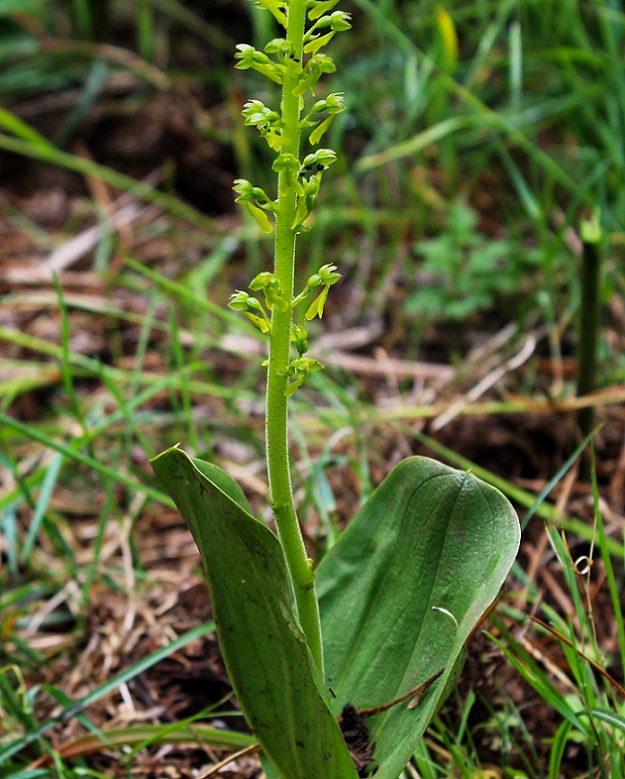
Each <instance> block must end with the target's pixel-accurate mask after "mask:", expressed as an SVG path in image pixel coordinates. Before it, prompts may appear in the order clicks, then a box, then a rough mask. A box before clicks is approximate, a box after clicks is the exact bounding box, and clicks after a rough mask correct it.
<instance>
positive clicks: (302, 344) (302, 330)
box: [291, 322, 308, 357]
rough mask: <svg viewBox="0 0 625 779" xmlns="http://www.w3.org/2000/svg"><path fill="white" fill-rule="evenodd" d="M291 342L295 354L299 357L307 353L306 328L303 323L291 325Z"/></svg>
mask: <svg viewBox="0 0 625 779" xmlns="http://www.w3.org/2000/svg"><path fill="white" fill-rule="evenodd" d="M291 342H292V343H294V344H295V348H296V349H297V353H298V354H299V356H300V357H301V356H302V355H303V354H306V352H307V351H308V326H307V325H306V323H305V322H301V323H298V324H294V325H293V329H292V330H291Z"/></svg>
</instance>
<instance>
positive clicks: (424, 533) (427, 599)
mask: <svg viewBox="0 0 625 779" xmlns="http://www.w3.org/2000/svg"><path fill="white" fill-rule="evenodd" d="M519 537H520V530H519V522H518V519H517V516H516V514H515V512H514V509H513V508H512V506H511V505H510V503H509V502H508V500H507V499H506V498H505V497H504V496H503V495H502V494H501V493H500V492H499V491H498V490H496V489H495V488H493V487H491V486H489V485H487V484H485V483H484V482H482V481H480V480H479V479H477V478H476V477H474V476H473V475H471V474H470V473H466V472H461V471H456V470H454V469H452V468H449V467H447V466H445V465H442V464H440V463H437V462H435V461H433V460H430V459H427V458H424V457H413V458H409V459H408V460H404V461H403V462H402V463H400V464H399V465H398V466H396V467H395V468H394V469H393V471H392V472H391V474H390V475H389V476H388V477H387V478H386V479H385V481H384V482H383V483H382V484H381V485H380V486H379V487H378V489H377V490H376V491H375V492H374V494H373V495H372V496H371V497H370V498H369V500H368V501H367V502H366V503H365V505H364V506H363V507H362V508H361V510H360V511H359V512H358V514H357V515H356V517H355V518H354V519H353V520H352V522H351V523H350V524H349V526H348V527H347V529H346V530H345V532H344V533H343V535H342V536H341V538H340V539H339V541H338V543H337V544H336V545H335V546H333V547H332V549H331V550H330V552H329V553H328V555H327V556H326V557H325V559H324V560H323V561H322V563H321V565H320V567H319V570H318V574H317V582H318V594H319V605H320V609H321V622H322V629H323V638H324V651H325V665H326V674H327V679H328V684H329V685H330V687H331V688H332V690H333V691H334V692H335V694H336V700H335V701H334V702H333V704H332V705H333V707H334V710H335V713H339V712H340V710H341V709H342V707H343V706H344V705H345V704H346V703H352V704H353V705H354V706H356V708H357V709H359V710H361V709H370V708H374V707H377V706H380V705H382V704H385V703H388V702H390V701H392V700H395V699H396V698H399V697H400V696H402V695H403V694H405V693H407V692H409V691H410V690H411V689H414V688H415V687H417V686H418V685H419V684H421V683H423V682H424V681H425V680H426V679H428V678H429V677H430V676H432V675H433V674H435V673H436V672H437V671H439V670H440V669H441V668H443V669H444V671H443V673H442V675H441V676H440V678H438V679H437V680H436V681H435V682H434V683H433V684H432V685H431V687H430V688H429V691H427V692H426V694H425V695H424V697H423V699H422V700H421V702H420V703H419V704H418V705H417V706H415V703H416V700H415V699H413V700H412V702H411V701H410V700H406V701H404V702H403V703H400V704H398V705H396V706H394V707H392V708H391V709H389V710H388V711H386V712H384V713H381V714H377V715H375V716H373V717H371V718H370V719H368V721H367V724H368V726H369V729H370V737H371V739H370V740H371V741H372V742H373V741H374V742H375V751H374V753H373V756H374V758H375V759H376V761H377V764H376V765H377V767H376V769H375V772H374V774H373V775H374V776H375V777H376V778H377V779H397V777H398V776H399V774H400V773H401V771H402V770H403V768H404V766H405V765H406V763H407V762H408V760H409V759H410V756H411V755H412V753H413V752H414V749H415V747H416V745H417V743H418V741H419V739H420V738H421V737H422V735H423V733H424V731H425V729H426V727H427V725H428V724H429V722H430V721H431V720H432V718H433V717H434V715H435V714H436V712H437V710H438V708H439V707H440V705H441V703H442V701H443V700H444V697H445V695H446V693H447V691H448V690H449V689H450V686H451V685H452V684H453V683H454V679H455V674H456V673H457V672H458V669H459V666H460V664H461V659H462V652H463V649H464V645H465V643H466V641H467V639H468V637H469V635H470V633H471V631H472V630H473V629H474V627H475V625H476V624H477V623H478V622H479V620H480V618H481V616H482V615H483V614H484V612H485V611H486V609H487V608H488V607H489V605H490V604H491V603H492V602H493V600H494V599H495V597H496V596H497V593H498V591H499V589H500V587H501V585H502V584H503V582H504V579H505V577H506V575H507V574H508V571H509V570H510V568H511V566H512V563H513V561H514V558H515V556H516V553H517V550H518V545H519Z"/></svg>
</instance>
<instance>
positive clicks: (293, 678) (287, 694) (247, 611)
mask: <svg viewBox="0 0 625 779" xmlns="http://www.w3.org/2000/svg"><path fill="white" fill-rule="evenodd" d="M152 467H153V468H154V471H155V473H156V475H157V476H158V478H159V480H160V481H161V483H162V484H163V486H164V487H165V489H166V490H167V491H168V492H169V494H170V495H171V497H172V498H173V499H174V501H175V503H176V505H177V507H178V509H179V511H180V513H181V514H182V516H183V518H184V520H185V522H186V523H187V525H188V527H189V529H190V531H191V533H192V534H193V538H194V540H195V543H196V544H197V546H198V549H199V550H200V553H201V555H202V561H203V563H204V568H205V571H206V575H207V579H208V585H209V589H210V595H211V601H212V606H213V612H214V615H215V622H216V624H217V634H218V637H219V643H220V646H221V650H222V653H223V656H224V660H225V662H226V666H227V668H228V673H229V675H230V681H231V682H232V686H233V688H234V690H235V693H236V695H237V698H238V700H239V703H240V705H241V708H242V710H243V712H244V714H245V717H246V719H247V721H248V722H249V724H250V725H251V727H252V728H253V730H254V732H255V735H256V737H257V738H258V740H259V741H260V743H261V745H262V747H263V749H264V751H265V753H266V755H267V756H268V758H269V759H270V761H271V763H272V764H273V766H274V768H275V769H276V772H277V774H278V775H279V776H280V777H283V778H284V779H329V778H330V777H332V779H354V778H355V777H356V776H357V774H356V771H355V768H354V765H353V762H352V759H351V757H350V755H349V752H348V750H347V747H346V746H345V742H344V740H343V736H342V733H341V731H340V728H339V725H338V723H337V721H336V718H335V717H334V716H333V714H332V713H331V711H330V708H329V704H328V701H327V695H326V692H325V691H324V689H323V687H322V685H321V683H320V682H319V680H318V677H317V675H316V671H315V670H314V669H315V666H314V662H313V660H312V658H311V656H310V652H309V650H308V646H307V644H306V640H305V638H304V634H303V632H302V629H301V627H300V625H299V623H298V621H297V618H296V616H295V614H294V611H293V604H292V597H291V586H290V581H289V578H288V574H287V571H286V566H285V562H284V556H283V552H282V547H281V546H280V543H279V541H278V539H277V537H276V536H275V535H274V534H273V533H272V532H271V531H270V530H269V528H267V527H266V526H265V525H263V524H262V523H261V522H259V521H258V520H256V519H254V517H252V516H251V515H250V514H249V513H248V511H246V510H245V509H244V508H243V507H242V505H241V504H242V501H241V499H240V497H241V496H240V493H239V491H238V490H237V489H236V488H235V487H236V485H235V486H233V485H234V482H233V480H232V479H230V477H229V476H227V474H225V473H224V472H223V471H221V472H220V473H219V474H217V472H216V471H215V470H214V469H215V466H211V465H209V466H205V465H204V464H201V465H200V464H198V463H197V461H193V460H191V458H189V457H188V456H187V455H186V454H185V453H184V452H183V451H182V450H181V449H178V448H172V449H168V450H167V451H166V452H163V453H162V454H160V455H159V456H158V457H156V458H155V459H154V460H152Z"/></svg>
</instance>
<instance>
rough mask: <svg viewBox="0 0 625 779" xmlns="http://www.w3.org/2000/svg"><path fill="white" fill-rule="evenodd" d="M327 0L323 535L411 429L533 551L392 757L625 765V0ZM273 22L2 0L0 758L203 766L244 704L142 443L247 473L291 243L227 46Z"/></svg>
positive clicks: (310, 507)
mask: <svg viewBox="0 0 625 779" xmlns="http://www.w3.org/2000/svg"><path fill="white" fill-rule="evenodd" d="M342 8H343V9H344V10H347V11H350V12H351V13H352V15H353V26H354V29H353V30H352V31H351V32H350V34H349V35H345V36H339V37H338V38H337V39H336V44H335V45H334V48H333V57H334V59H335V60H336V62H337V63H339V67H340V77H337V79H336V82H337V83H334V82H333V81H332V80H331V79H330V80H329V84H328V86H329V88H330V89H334V90H335V91H336V90H342V91H344V92H345V93H346V98H347V104H348V110H347V111H346V112H344V113H343V114H341V115H340V116H339V117H338V118H337V121H336V122H335V124H334V125H333V127H332V136H333V137H332V139H331V144H330V145H331V146H332V148H334V149H337V150H341V153H340V162H339V163H337V164H336V165H335V166H333V168H332V170H331V171H330V172H329V173H328V175H327V176H326V177H325V179H324V188H323V195H322V202H321V203H320V204H319V205H318V207H317V209H316V211H315V230H314V231H313V232H312V233H311V234H310V236H309V237H305V238H304V239H303V241H302V248H303V251H304V255H305V258H306V261H305V262H304V263H303V265H302V267H301V274H302V279H301V280H300V281H301V283H303V282H304V281H305V279H306V278H307V276H308V275H309V274H310V273H311V272H312V271H313V270H315V269H316V268H317V267H319V266H320V265H322V264H324V263H335V264H336V265H338V266H339V270H340V271H341V273H342V274H343V275H344V280H343V281H342V283H341V284H340V285H338V286H337V287H335V289H334V290H333V295H332V297H331V299H330V301H329V302H328V306H327V309H326V315H325V316H324V330H323V335H321V337H320V338H319V339H315V354H314V356H315V357H318V358H319V359H320V360H321V362H323V363H324V364H325V365H326V368H327V369H326V371H323V372H320V373H317V374H315V375H314V377H313V378H312V379H311V381H310V386H308V385H307V388H306V389H305V390H303V391H302V392H301V393H298V395H297V396H296V398H295V399H294V403H293V405H294V410H295V412H296V413H295V418H294V424H293V429H292V433H293V458H294V462H295V471H296V480H297V489H298V497H299V500H300V505H301V507H302V510H301V516H303V517H306V519H307V523H306V532H307V537H308V540H309V542H310V547H311V550H312V551H314V553H315V554H316V555H317V556H318V557H319V556H321V555H323V552H324V549H326V548H327V546H328V544H331V543H332V542H333V540H334V539H335V538H336V536H337V534H338V533H339V532H340V530H341V528H342V526H343V524H344V520H345V517H347V516H351V515H353V513H354V507H355V506H354V504H355V502H356V500H357V498H356V496H357V495H361V494H362V495H363V496H365V497H366V495H367V494H368V491H369V490H370V487H371V485H373V484H377V483H378V482H379V481H380V480H381V478H382V477H383V476H384V475H385V474H386V473H387V472H388V471H389V470H390V467H391V466H392V464H394V463H395V462H396V461H397V460H399V459H400V458H401V457H404V456H406V455H407V454H411V453H425V454H430V455H432V454H433V455H434V456H437V457H440V458H442V459H444V460H446V461H448V462H450V463H451V464H454V465H457V466H459V467H470V468H472V469H473V470H474V471H475V472H476V473H478V474H479V475H481V476H482V477H483V478H485V479H487V480H488V481H491V482H492V483H494V484H496V485H497V486H499V487H500V489H502V490H503V491H504V492H505V493H506V494H507V495H508V496H509V497H510V498H511V499H513V500H514V501H515V504H516V505H517V508H518V510H519V512H520V514H521V518H522V520H523V525H524V541H523V545H522V551H521V556H520V558H519V561H518V564H517V565H516V566H515V569H514V571H513V574H512V576H511V577H510V580H509V582H508V586H507V588H506V590H505V591H504V592H503V593H502V597H501V600H500V601H499V603H498V605H497V607H496V608H495V609H494V610H493V611H492V612H491V614H489V615H488V616H487V618H486V620H485V622H484V623H483V625H482V628H481V629H480V630H479V631H478V632H477V633H476V635H475V637H474V639H473V641H472V643H471V645H470V647H469V654H468V659H467V664H466V666H465V671H464V675H463V678H462V680H461V683H460V685H459V686H458V688H457V690H456V691H455V692H454V694H453V695H452V696H451V698H450V700H449V702H448V704H447V707H446V709H445V710H444V711H443V712H442V714H441V716H440V717H439V718H438V720H437V721H436V723H435V725H434V726H433V727H432V728H431V729H430V732H429V734H428V736H427V738H426V739H425V741H424V742H423V744H422V745H421V747H420V749H419V750H418V752H417V754H416V755H415V757H414V760H413V765H412V766H411V767H410V769H409V770H410V773H409V774H408V775H409V776H412V777H418V776H420V777H424V778H425V777H448V776H454V777H456V776H457V777H532V778H533V779H539V778H542V777H547V776H548V777H550V778H551V777H552V778H553V779H556V778H557V777H576V778H579V779H581V777H587V776H593V777H594V776H600V777H606V779H607V777H622V776H625V765H624V763H623V753H624V744H625V703H624V696H625V691H624V690H623V671H624V667H625V628H624V623H623V594H622V593H623V591H624V587H623V585H624V566H623V561H624V547H623V528H624V518H623V517H624V513H625V512H624V491H625V449H624V446H623V442H624V440H625V435H624V434H625V413H624V412H623V401H624V400H625V387H624V385H625V304H624V303H625V270H624V268H625V263H624V257H625V188H624V186H623V181H624V180H625V145H624V144H623V137H625V66H624V64H623V63H624V62H625V7H624V5H623V3H621V2H619V1H618V0H596V1H595V2H585V3H584V2H574V1H573V0H498V1H494V0H493V1H489V0H477V1H476V2H473V3H467V2H460V1H459V0H458V1H456V0H447V2H444V3H434V2H429V1H428V0H420V1H419V2H401V1H400V0H378V2H370V0H350V1H349V2H348V0H344V2H343V5H342ZM268 25H269V27H270V25H271V21H270V19H269V18H268V17H267V16H264V15H263V14H262V13H257V12H254V11H253V10H252V9H251V7H250V6H249V4H248V3H244V2H243V0H240V1H239V0H212V2H210V3H208V2H200V1H199V0H195V1H194V2H186V3H182V2H177V1H176V0H134V2H114V1H113V0H98V1H97V2H86V0H73V2H61V1H60V0H59V1H57V2H55V1H53V0H48V1H47V2H46V1H45V0H20V1H19V2H17V1H16V0H0V106H1V107H0V176H1V180H0V186H1V189H0V209H1V211H2V224H1V228H0V229H1V235H2V243H1V247H2V248H1V256H0V263H1V264H0V284H1V286H2V292H3V297H2V300H1V301H0V320H1V322H0V349H1V354H2V363H1V368H0V404H1V409H0V422H1V425H2V427H1V429H0V466H1V469H2V470H1V474H2V476H1V479H2V482H1V488H0V642H1V643H0V775H1V776H7V777H11V778H12V779H17V777H23V779H26V777H53V776H54V777H57V776H58V777H67V778H68V779H77V777H86V776H103V775H106V776H120V777H121V776H124V777H126V776H139V777H159V779H160V778H161V777H164V776H168V777H176V776H200V775H202V774H204V775H206V773H205V772H206V771H207V770H208V768H209V767H210V766H211V765H213V764H215V763H216V762H217V761H218V759H219V758H220V757H223V754H222V752H221V751H218V752H216V751H215V749H214V748H213V747H211V746H210V743H209V742H210V739H209V738H208V736H206V737H205V734H204V733H203V731H202V730H201V726H199V725H198V724H197V721H198V720H199V721H201V722H202V723H204V725H205V724H206V723H207V722H208V723H209V724H211V725H216V726H218V727H224V723H228V727H230V728H232V729H237V728H239V727H242V723H241V721H240V720H239V719H237V718H236V703H235V702H233V701H232V700H230V696H229V688H228V683H227V679H226V678H225V675H224V671H223V668H222V665H221V661H220V658H219V655H218V653H217V650H216V644H215V641H214V637H213V635H212V624H211V622H210V618H211V615H210V607H209V604H208V603H207V602H206V596H205V587H204V584H203V582H202V580H201V577H200V575H199V569H198V557H197V555H196V553H195V551H194V547H193V544H192V541H191V539H190V536H189V535H188V534H187V532H186V530H185V529H184V527H183V526H182V524H181V521H180V520H179V518H178V516H177V514H176V512H175V511H173V509H172V507H171V504H170V502H169V501H168V500H167V499H166V498H165V496H164V495H163V494H162V493H161V492H160V490H159V489H158V487H157V485H156V483H155V480H154V477H153V475H152V473H151V470H150V468H149V466H148V459H149V458H150V457H152V456H153V455H154V454H156V453H157V452H158V451H161V450H162V449H164V448H165V447H166V446H168V445H171V444H173V443H175V442H176V441H181V442H182V443H183V445H184V446H185V448H186V449H187V450H189V451H191V452H192V453H193V454H197V455H199V456H204V457H207V458H210V459H212V460H213V461H216V462H219V463H220V464H222V465H223V466H224V467H226V468H227V470H228V471H229V473H231V474H232V475H236V477H237V479H238V480H239V481H240V482H241V483H242V484H244V486H245V488H246V491H247V492H248V496H249V498H250V501H251V504H252V506H253V507H254V506H255V507H256V508H258V507H259V506H261V505H262V500H261V499H262V498H263V497H264V493H265V491H266V482H265V476H264V472H263V467H264V466H263V454H262V453H263V443H262V436H263V424H262V393H263V386H262V382H263V373H264V371H263V370H262V368H261V365H260V363H261V362H262V359H263V355H262V353H261V341H260V339H259V338H258V337H257V333H256V332H255V330H254V328H253V327H251V326H250V327H248V326H246V324H245V322H244V321H242V319H241V318H240V317H238V316H236V314H234V313H233V312H230V311H228V309H226V308H225V303H226V301H227V299H228V296H229V295H230V293H231V292H232V291H233V290H234V289H235V288H238V287H241V286H243V285H245V283H246V279H248V278H250V277H251V276H252V275H254V273H256V272H258V271H260V270H263V269H265V268H266V263H267V262H268V258H269V257H270V254H271V251H270V250H271V247H270V244H269V243H268V242H267V241H268V240H269V241H271V239H267V238H266V237H263V236H262V235H261V234H259V231H258V230H257V229H256V226H255V225H254V224H252V223H248V221H246V220H245V219H244V218H243V216H242V214H241V213H239V212H238V211H236V210H235V208H234V205H233V194H232V192H231V184H232V180H233V178H234V177H235V176H244V177H245V178H250V179H252V180H254V182H255V183H256V182H258V184H259V185H261V186H265V187H266V188H267V189H271V188H272V182H271V181H270V180H267V177H266V173H265V171H266V170H267V166H266V164H265V163H266V159H264V155H265V153H266V150H265V149H264V148H263V144H262V143H260V142H259V143H256V142H255V140H256V139H255V138H254V136H253V134H252V133H250V132H247V131H244V129H243V127H242V119H241V117H240V109H241V106H242V104H243V102H245V100H246V99H247V98H249V97H251V96H253V97H259V98H261V99H262V98H263V95H264V92H265V84H264V83H263V82H262V80H259V81H258V85H257V87H256V88H255V89H251V88H250V86H249V83H250V81H249V79H250V75H249V73H246V74H244V78H245V87H243V86H242V85H243V83H244V82H243V76H242V75H241V74H240V73H238V72H237V71H235V70H233V55H234V47H235V44H236V43H238V42H242V41H249V42H254V41H255V40H256V41H258V42H261V43H262V42H264V41H265V40H266V39H267V38H268V37H269V35H268V33H270V29H268ZM252 78H253V77H252ZM266 99H267V102H269V98H268V97H267V98H266ZM593 220H595V221H594V223H593ZM583 221H586V222H589V223H590V225H591V226H592V225H593V224H595V227H596V225H597V224H598V225H599V228H600V229H599V231H598V234H597V230H596V229H595V235H590V238H593V239H595V240H596V241H597V242H596V243H594V244H592V243H591V242H590V243H589V241H588V238H589V227H588V226H587V227H586V228H585V230H586V232H584V231H583V230H582V222H583ZM590 232H591V233H592V230H590ZM584 239H586V244H585V246H586V257H587V259H588V256H589V251H590V250H589V248H588V247H589V246H594V247H595V250H594V251H593V252H590V253H591V254H592V256H593V257H594V258H595V263H596V264H597V265H598V267H599V269H600V282H599V287H598V290H599V291H598V296H597V298H598V303H599V318H598V323H597V325H596V327H595V326H594V325H593V323H592V318H590V319H589V318H588V311H587V308H584V309H582V292H583V290H584V289H587V288H588V283H587V281H584V283H582V256H583V255H584ZM300 286H301V284H300ZM587 305H588V304H587V303H585V304H584V306H587ZM589 328H590V332H591V336H593V335H594V338H592V337H591V339H590V340H591V341H593V340H595V341H596V344H597V359H596V365H597V367H596V373H595V375H594V376H591V377H590V379H591V381H590V385H588V384H586V385H585V389H584V392H587V391H588V390H589V386H590V387H592V386H594V387H595V390H596V391H595V392H594V393H593V394H591V395H590V396H587V397H586V399H585V400H581V401H580V400H579V399H578V398H577V394H578V393H577V376H576V365H577V361H578V355H579V348H578V345H579V343H580V330H581V331H582V332H584V333H586V334H587V333H588V331H589ZM585 378H586V379H588V376H586V377H585ZM582 407H585V408H590V409H591V410H593V411H594V416H595V422H596V424H597V425H601V429H600V430H599V432H598V433H597V434H596V436H595V438H594V453H593V454H592V456H587V457H586V459H584V457H583V456H580V452H581V449H582V444H583V436H582V435H581V434H580V432H579V426H578V421H577V420H578V417H577V415H578V412H579V410H580V408H582ZM267 520H268V521H269V520H270V518H269V517H267ZM538 620H540V621H538ZM190 720H193V723H194V724H193V726H192V733H191V736H190V734H189V731H188V723H189V721H190ZM180 723H182V724H180ZM139 726H140V727H139ZM111 728H115V729H116V730H115V731H114V733H113V734H110V735H109V737H108V741H106V744H105V746H102V744H101V743H100V742H101V740H102V738H101V735H100V733H101V730H102V729H107V730H108V729H111ZM87 732H90V733H91V734H92V737H91V738H92V740H91V741H89V742H85V741H82V742H79V741H78V742H77V741H76V740H77V739H78V738H79V737H82V736H83V735H84V734H85V733H87ZM235 741H236V739H235ZM177 742H182V743H184V744H186V746H181V745H180V743H177ZM245 743H246V741H245V739H243V740H242V741H241V742H240V743H239V744H237V743H232V744H231V746H232V748H236V747H237V746H243V745H244V744H245ZM125 744H131V747H127V746H122V745H125ZM68 745H70V746H71V745H74V746H73V749H74V751H73V753H72V752H71V751H70V749H69V747H68ZM87 745H90V748H95V749H96V751H95V753H94V754H87V753H88V752H89V749H88V746H87ZM53 750H60V752H59V751H57V752H54V751H53ZM45 756H48V757H45ZM46 760H47V762H46ZM256 766H257V764H256V762H255V759H254V758H248V757H245V758H239V759H238V760H237V761H236V762H234V763H232V764H230V766H229V767H228V768H227V769H224V770H225V771H226V773H222V774H221V775H226V776H227V775H230V776H236V777H249V776H254V775H256V774H255V772H256V771H257V768H256ZM228 772H229V773H228Z"/></svg>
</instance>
